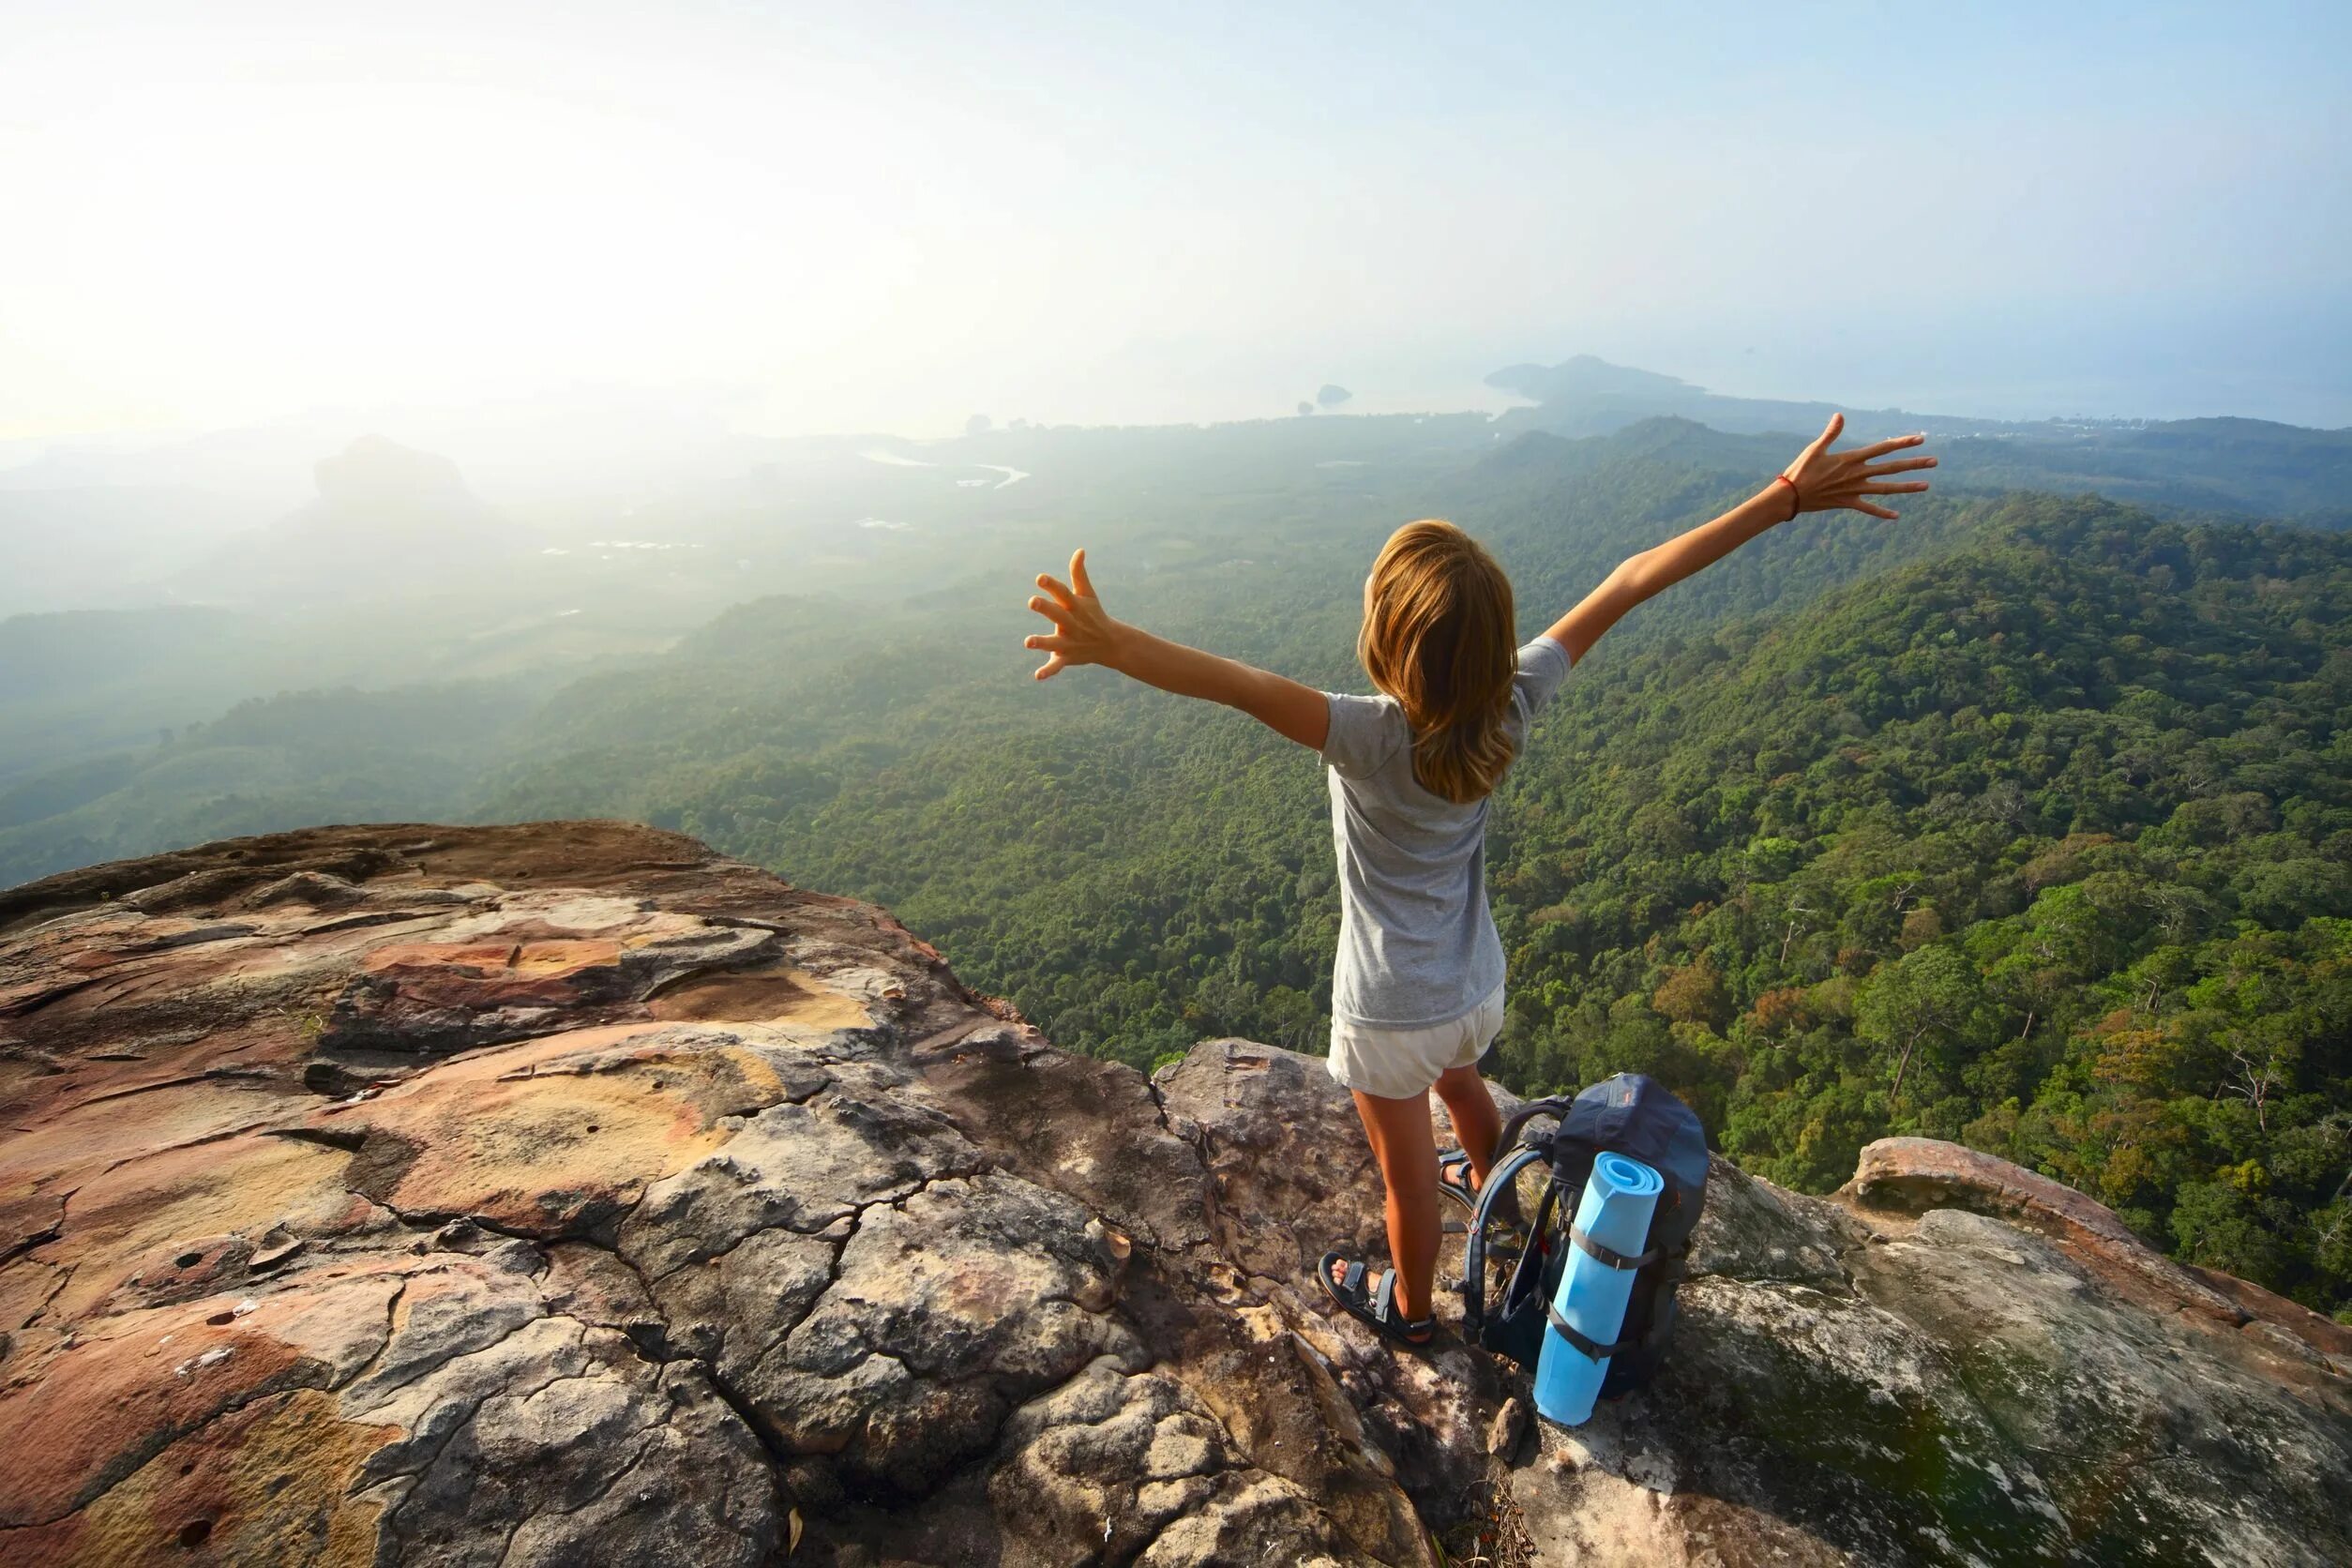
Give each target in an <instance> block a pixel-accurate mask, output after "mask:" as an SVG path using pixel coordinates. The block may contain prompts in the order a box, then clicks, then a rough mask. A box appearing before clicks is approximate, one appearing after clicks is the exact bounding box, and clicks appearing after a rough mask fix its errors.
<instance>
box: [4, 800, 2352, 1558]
mask: <svg viewBox="0 0 2352 1568" xmlns="http://www.w3.org/2000/svg"><path fill="white" fill-rule="evenodd" d="M0 1109H5V1112H6V1115H5V1119H4V1120H0V1446H5V1449H6V1451H7V1452H8V1454H9V1455H10V1462H9V1464H8V1466H7V1467H6V1468H5V1469H4V1470H0V1560H7V1561H8V1562H10V1563H18V1562H23V1563H48V1562H109V1563H113V1562H143V1561H151V1560H152V1561H158V1562H160V1561H171V1562H175V1563H176V1562H188V1561H221V1562H256V1563H258V1562H273V1563H274V1562H283V1561H291V1560H302V1561H321V1562H335V1561H352V1562H361V1561H365V1562H384V1563H397V1562H404V1561H416V1562H434V1563H442V1562H459V1563H463V1562H477V1561H478V1562H485V1563H487V1562H502V1563H550V1564H552V1563H573V1562H592V1561H680V1562H686V1561H691V1562H697V1563H705V1562H708V1563H728V1562H742V1563H746V1564H749V1563H767V1562H776V1561H783V1560H789V1561H791V1562H793V1563H795V1564H797V1563H803V1562H807V1563H818V1564H834V1565H840V1568H850V1565H881V1564H885V1563H916V1562H925V1563H929V1562H940V1563H946V1562H957V1563H960V1562H992V1563H999V1564H1029V1563H1038V1564H1047V1563H1050V1564H1078V1563H1096V1562H1103V1563H1149V1564H1186V1563H1213V1562H1215V1563H1224V1562H1237V1563H1256V1562H1283V1563H1367V1562H1380V1563H1390V1564H1407V1563H1411V1564H1434V1563H1437V1562H1438V1561H1440V1560H1441V1559H1440V1555H1439V1553H1440V1549H1442V1550H1444V1551H1445V1552H1446V1553H1447V1554H1449V1555H1450V1556H1451V1558H1453V1559H1454V1560H1470V1559H1477V1558H1483V1559H1484V1560H1485V1561H1487V1562H1489V1563H1496V1564H1501V1563H1517V1564H1530V1563H1567V1562H1572V1561H1591V1560H1601V1561H1630V1562H1651V1561H1655V1562H1675V1563H1681V1562H1717V1563H1726V1564H1743V1563H1763V1562H1767V1561H1770V1562H1872V1563H1875V1562H1892V1561H1918V1562H1943V1561H1950V1562H1954V1563H1960V1562H1973V1561H2007V1560H2082V1561H2109V1560H2119V1561H2129V1560H2143V1561H2148V1562H2175V1561H2199V1560H2210V1561H2217V1562H2218V1561H2222V1560H2229V1561H2232V1562H2245V1561H2253V1562H2281V1563H2292V1562H2303V1561H2314V1562H2317V1561H2331V1560H2347V1559H2352V1502H2347V1501H2346V1500H2345V1499H2344V1494H2343V1489H2342V1487H2341V1485H2340V1483H2341V1478H2342V1476H2343V1475H2344V1474H2346V1473H2352V1343H2347V1342H2348V1341H2352V1332H2347V1331H2345V1330H2344V1329H2342V1328H2341V1327H2340V1326H2338V1325H2335V1324H2332V1323H2329V1322H2327V1321H2326V1320H2324V1319H2318V1318H2315V1317H2314V1316H2313V1315H2311V1314H2309V1313H2307V1312H2303V1311H2302V1309H2300V1308H2299V1307H2296V1306H2294V1305H2293V1304H2291V1303H2285V1302H2283V1301H2280V1300H2279V1299H2278V1298H2276V1297H2273V1296H2270V1295H2269V1294H2268V1292H2264V1291H2261V1290H2259V1289H2255V1288H2254V1287H2252V1286H2249V1285H2246V1284H2244V1283H2243V1282H2241V1281H2236V1280H2230V1279H2228V1278H2227V1277H2226V1276H2221V1275H2214V1274H2206V1273H2204V1272H2202V1271H2194V1270H2188V1269H2184V1268H2182V1267H2180V1266H2179V1265H2175V1264H2172V1263H2170V1262H2169V1261H2167V1260H2165V1259H2162V1258H2159V1257H2157V1256H2156V1255H2155V1254H2153V1253H2151V1252H2149V1251H2148V1249H2147V1248H2146V1247H2144V1246H2142V1245H2141V1244H2139V1243H2138V1242H2137V1241H2136V1240H2135V1239H2133V1237H2132V1236H2131V1234H2130V1232H2129V1231H2128V1230H2125V1229H2123V1228H2122V1227H2121V1226H2120V1225H2119V1224H2118V1223H2117V1222H2116V1221H2115V1219H2114V1216H2113V1215H2111V1214H2106V1212H2105V1211H2104V1210H2102V1209H2099V1208H2098V1206H2097V1205H2096V1204H2092V1203H2090V1202H2089V1201H2088V1199H2083V1198H2081V1197H2080V1195H2078V1194H2074V1193H2072V1192H2070V1191H2068V1190H2067V1189H2065V1188H2063V1187H2058V1186H2056V1185H2055V1184H2049V1183H2047V1182H2044V1181H2043V1180H2042V1179H2041V1178H2038V1177H2034V1176H2032V1175H2031V1174H2030V1173H2028V1172H2025V1171H2021V1170H2018V1169H2016V1168H2013V1167H2009V1166H2005V1165H2002V1164H2001V1163H2000V1162H1998V1161H1994V1160H1989V1159H1986V1158H1985V1157H1984V1156H1983V1155H1978V1154H1974V1153H1970V1152H1969V1151H1966V1150H1960V1149H1956V1148H1954V1147H1952V1146H1951V1145H1944V1144H1932V1143H1922V1142H1920V1141H1918V1140H1910V1139H1891V1140H1888V1141H1887V1142H1885V1143H1882V1144H1878V1145H1874V1146H1873V1147H1872V1149H1871V1150H1869V1151H1868V1152H1866V1153H1865V1154H1864V1157H1863V1160H1862V1169H1861V1170H1860V1171H1859V1172H1858V1173H1857V1177H1856V1181H1855V1182H1854V1183H1853V1184H1850V1185H1849V1186H1848V1187H1847V1189H1845V1190H1844V1191H1842V1192H1841V1193H1839V1194H1838V1195H1836V1196H1835V1197H1833V1198H1832V1199H1812V1198H1804V1197H1801V1196H1798V1195H1795V1194H1791V1193H1787V1192H1784V1191H1781V1190H1780V1189H1778V1188H1775V1187H1773V1186H1772V1185H1771V1184H1768V1183H1764V1182H1760V1181H1756V1180H1754V1179H1752V1178H1749V1177H1747V1176H1745V1175H1744V1174H1742V1173H1741V1171H1739V1170H1738V1169H1737V1168H1734V1167H1732V1166H1729V1165H1726V1164H1722V1163H1720V1162H1718V1164H1717V1166H1716V1168H1715V1171H1714V1174H1713V1177H1712V1185H1711V1191H1710V1201H1709V1208H1708V1214H1707V1218H1706V1220H1705V1221H1704V1223H1703V1224H1702V1225H1701V1227H1700V1229H1699V1231H1698V1233H1697V1235H1696V1238H1695V1243H1694V1251H1693V1257H1692V1265H1693V1278H1692V1280H1691V1281H1690V1283H1689V1284H1688V1285H1687V1286H1686V1287H1685V1289H1684V1291H1683V1296H1682V1302H1683V1316H1682V1319H1681V1329H1680V1331H1679V1334H1678V1337H1677V1340H1676V1347H1675V1351H1674V1354H1673V1356H1672V1358H1671V1359H1670V1361H1669V1362H1668V1364H1667V1367H1666V1371H1665V1373H1664V1374H1663V1375H1662V1376H1661V1378H1660V1379H1659V1380H1658V1381H1657V1382H1656V1383H1655V1384H1653V1385H1652V1386H1651V1387H1650V1388H1648V1389H1645V1390H1643V1391H1640V1392H1638V1393H1636V1394H1635V1395H1631V1396H1629V1397H1627V1398H1626V1399H1624V1400H1622V1401H1620V1402H1618V1403H1615V1404H1612V1405H1607V1406H1605V1407H1603V1409H1602V1410H1601V1411H1600V1412H1599V1413H1598V1414H1597V1415H1596V1416H1595V1417H1594V1419H1593V1420H1592V1421H1591V1422H1590V1423H1589V1424H1587V1425H1585V1426H1583V1427H1581V1428H1578V1429H1576V1430H1575V1431H1563V1430H1561V1429H1560V1428H1557V1427H1554V1426H1551V1425H1548V1424H1546V1423H1543V1422H1540V1421H1538V1422H1532V1423H1530V1421H1529V1419H1528V1411H1529V1409H1530V1390H1529V1388H1528V1384H1527V1380H1526V1379H1525V1378H1524V1377H1523V1376H1521V1375H1519V1374H1518V1373H1517V1372H1516V1371H1515V1369H1512V1368H1509V1367H1507V1366H1503V1365H1500V1364H1497V1363H1496V1362H1495V1361H1494V1360H1493V1359H1492V1358H1491V1357H1489V1356H1487V1355H1486V1354H1485V1352H1483V1351H1481V1350H1478V1349H1473V1348H1472V1347H1470V1346H1468V1345H1466V1344H1464V1343H1462V1342H1461V1340H1460V1339H1459V1337H1458V1335H1456V1334H1454V1333H1452V1332H1450V1329H1449V1330H1448V1331H1447V1332H1442V1333H1441V1335H1440V1344H1439V1345H1438V1346H1437V1347H1436V1348H1435V1349H1433V1350H1432V1351H1430V1352H1429V1353H1428V1354H1426V1355H1412V1354H1406V1353H1401V1352H1399V1351H1397V1350H1395V1349H1393V1348H1391V1347H1389V1346H1387V1345H1385V1344H1383V1343H1381V1342H1380V1341H1378V1340H1377V1339H1375V1338H1374V1337H1373V1336H1372V1335H1370V1334H1367V1333H1365V1332H1364V1331H1363V1330H1362V1329H1361V1327H1360V1326H1359V1325H1357V1324H1355V1323H1354V1322H1353V1321H1351V1320H1349V1319H1345V1318H1344V1317H1341V1318H1336V1319H1335V1318H1334V1317H1333V1316H1332V1315H1331V1314H1330V1313H1329V1312H1328V1311H1327V1309H1326V1308H1327V1304H1326V1303H1325V1301H1324V1300H1323V1298H1322V1295H1321V1292H1320V1291H1319V1289H1316V1287H1315V1286H1314V1283H1313V1281H1312V1279H1311V1277H1310V1271H1311V1269H1312V1266H1313V1263H1314V1260H1315V1259H1316V1258H1318V1257H1319V1255H1320V1254H1321V1252H1322V1251H1323V1250H1324V1249H1325V1248H1326V1247H1330V1246H1334V1245H1339V1246H1345V1247H1349V1248H1354V1249H1369V1250H1374V1251H1377V1250H1378V1248H1379V1246H1380V1188H1379V1183H1378V1179H1377V1176H1376V1174H1375V1172H1374V1170H1373V1168H1372V1166H1371V1162H1370V1158H1369V1154H1368V1153H1367V1151H1366V1150H1365V1148H1364V1142H1363V1138H1362V1135H1361V1132H1360V1131H1359V1129H1358V1127H1357V1124H1356V1121H1355V1116H1354V1112H1353V1109H1352V1108H1351V1107H1350V1105H1349V1102H1348V1099H1347V1097H1346V1095H1345V1094H1344V1093H1342V1092H1341V1091H1340V1090H1339V1088H1338V1087H1337V1086H1336V1085H1335V1084H1334V1083H1333V1081H1332V1080H1331V1078H1329V1076H1328V1075H1327V1074H1326V1073H1325V1072H1324V1071H1323V1064H1322V1063H1321V1062H1320V1061H1319V1059H1315V1058H1310V1057H1304V1056H1299V1055H1296V1054H1294V1053H1291V1052H1287V1051H1282V1050H1277V1049H1274V1048H1270V1047H1265V1046H1260V1045H1256V1044H1254V1043H1251V1042H1247V1041H1239V1040H1216V1041H1207V1042H1203V1043H1202V1044H1201V1045H1200V1046H1199V1047H1196V1048H1194V1050H1193V1051H1192V1052H1191V1053H1190V1054H1189V1055H1188V1056H1187V1057H1186V1058H1185V1059H1184V1061H1182V1062H1181V1063H1175V1064H1172V1065H1171V1066H1169V1067H1168V1068H1166V1069H1164V1070H1163V1071H1162V1072H1161V1073H1160V1074H1159V1075H1157V1077H1156V1078H1152V1079H1147V1078H1144V1077H1143V1076H1142V1075H1140V1074H1138V1073H1136V1072H1134V1071H1132V1070H1130V1069H1128V1068H1125V1067H1123V1066H1119V1065H1117V1064H1114V1063H1102V1062H1094V1061H1090V1060H1087V1059H1084V1058H1079V1057H1074V1056H1068V1055H1065V1054H1063V1053H1062V1052H1059V1051H1057V1050H1055V1049H1054V1048H1052V1047H1051V1046H1050V1045H1049V1044H1048V1043H1047V1042H1046V1041H1045V1040H1044V1039H1043V1038H1041V1037H1040V1036H1039V1035H1038V1034H1037V1032H1036V1031H1035V1030H1033V1029H1031V1028H1030V1027H1028V1026H1027V1025H1026V1024H1025V1023H1024V1022H1023V1021H1022V1020H1021V1019H1020V1018H1018V1015H1017V1014H1016V1013H1015V1012H1014V1011H1013V1010H1012V1009H1011V1008H1010V1007H1008V1006H1006V1005H1005V1004H1004V1003H1001V1002H998V1001H995V1000H993V999H990V998H986V997H981V996H978V995H975V994H973V993H972V992H971V991H970V990H968V989H966V988H964V987H963V986H962V985H960V984H959V983H958V982H957V980H956V978H955V976H954V975H953V974H952V973H950V972H949V971H948V970H947V968H946V966H945V965H944V964H943V963H942V961H941V959H940V956H939V955H938V954H937V953H936V952H934V951H933V950H932V949H930V948H929V947H928V946H927V945H926V944H925V943H923V942H921V941H919V940H918V939H917V938H915V937H914V936H912V934H911V933H909V932H908V931H907V930H906V929H905V928H904V927H901V926H899V925H898V924H897V922H896V921H894V920H893V919H891V917H890V916H888V915H887V914H885V913H883V912H881V911H879V910H876V909H873V908H871V907H869V906H866V905H861V904H857V903H854V902H852V901H849V900H845V899H840V898H835V897H826V896H823V895H821V894H814V893H809V892H806V891H803V890H800V889H796V888H793V887H791V886H788V885H787V884H785V883H783V882H778V881H776V879H775V878H773V877H770V876H768V875H766V874H764V873H761V872H760V871H758V870H756V869H754V868H752V867H746V866H743V865H740V864H737V863H734V862H731V861H728V860H726V859H724V858H721V857H719V856H716V855H715V854H713V853H712V852H710V851H708V850H706V849H704V848H703V847H702V846H701V845H699V844H696V843H694V842H692V841H690V840H687V839H684V838H681V837H677V836H675V835H670V834H664V833H659V832H656V831H654V830H651V829H647V828H642V827H636V826H631V825H627V824H622V823H611V822H573V823H535V824H526V825H521V826H514V827H497V828H444V827H421V826H413V825H411V826H379V827H365V828H329V829H319V830H314V831H310V832H307V833H298V834H286V835H278V836H273V837H267V838H259V839H247V840H238V841H235V842H233V843H228V844H221V845H214V846H209V847H206V848H204V849H202V850H196V851H189V852H181V853H177V854H173V855H166V856H158V857H156V858H154V859H152V860H148V861H142V862H126V863H121V864H118V865H114V866H108V867H93V868H90V869H88V870H84V871H78V872H72V873H68V874H67V875H64V876H61V877H57V878H53V879H50V880H49V881H47V882H40V883H35V884H32V885H30V886H27V887H23V888H19V889H14V890H9V891H8V892H6V893H0ZM1441 1125H1442V1121H1441V1117H1440V1126H1441ZM1453 1258H1454V1253H1453V1251H1452V1250H1451V1249H1449V1254H1448V1259H1449V1264H1448V1266H1452V1259H1453ZM1440 1313H1441V1319H1442V1320H1443V1321H1444V1322H1446V1323H1447V1324H1449V1325H1450V1324H1452V1323H1453V1322H1455V1321H1456V1320H1457V1319H1456V1317H1455V1312H1454V1305H1453V1304H1452V1303H1451V1301H1450V1300H1446V1299H1442V1298H1441V1300H1440ZM1530 1425H1531V1426H1532V1431H1531V1432H1530V1430H1529V1428H1530Z"/></svg>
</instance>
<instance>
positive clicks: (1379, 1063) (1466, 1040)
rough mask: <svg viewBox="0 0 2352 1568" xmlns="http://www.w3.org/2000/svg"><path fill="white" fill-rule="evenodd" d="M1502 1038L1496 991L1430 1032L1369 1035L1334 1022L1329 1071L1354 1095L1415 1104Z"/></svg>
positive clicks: (1357, 1026)
mask: <svg viewBox="0 0 2352 1568" xmlns="http://www.w3.org/2000/svg"><path fill="white" fill-rule="evenodd" d="M1500 1033H1502V988H1501V987H1500V986H1497V987H1496V988H1494V991H1493V992H1492V994H1490V995H1489V996H1488V997H1487V998H1486V1000H1485V1001H1484V1002H1482V1003H1479V1004H1478V1005H1477V1006H1475V1007H1473V1008H1471V1009H1470V1011H1469V1012H1467V1013H1465V1014H1463V1015H1462V1016H1461V1017H1460V1018H1455V1019H1454V1020H1452V1021H1451V1022H1449V1023H1433V1024H1431V1025H1430V1026H1429V1027H1428V1028H1426V1029H1367V1028H1365V1027H1364V1026H1363V1025H1361V1024H1349V1023H1341V1022H1340V1021H1339V1020H1337V1019H1336V1018H1334V1019H1333V1020H1332V1026H1331V1057H1330V1060H1329V1061H1328V1062H1327V1063H1325V1065H1326V1066H1328V1067H1329V1068H1330V1070H1331V1076H1332V1077H1334V1078H1337V1079H1338V1080H1339V1081H1340V1082H1341V1083H1344V1084H1346V1085H1347V1086H1348V1087H1349V1088H1350V1089H1359V1090H1362V1091H1363V1092H1364V1093H1366V1094H1373V1095H1377V1096H1379V1097H1380V1098H1381V1099H1384V1100H1410V1099H1411V1098H1412V1097H1413V1096H1414V1095H1415V1094H1420V1093H1426V1092H1427V1090H1428V1089H1429V1087H1430V1086H1431V1085H1432V1084H1434V1083H1436V1082H1437V1081H1438V1078H1440V1076H1441V1075H1443V1074H1444V1073H1446V1072H1448V1071H1450V1070H1452V1069H1453V1068H1455V1067H1467V1066H1469V1065H1470V1064H1471V1063H1474V1062H1476V1061H1477V1060H1478V1059H1479V1058H1480V1057H1482V1056H1484V1055H1485V1054H1486V1048H1487V1047H1488V1046H1490V1045H1492V1044H1493V1043H1494V1038H1495V1036H1496V1035H1498V1034H1500Z"/></svg>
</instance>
